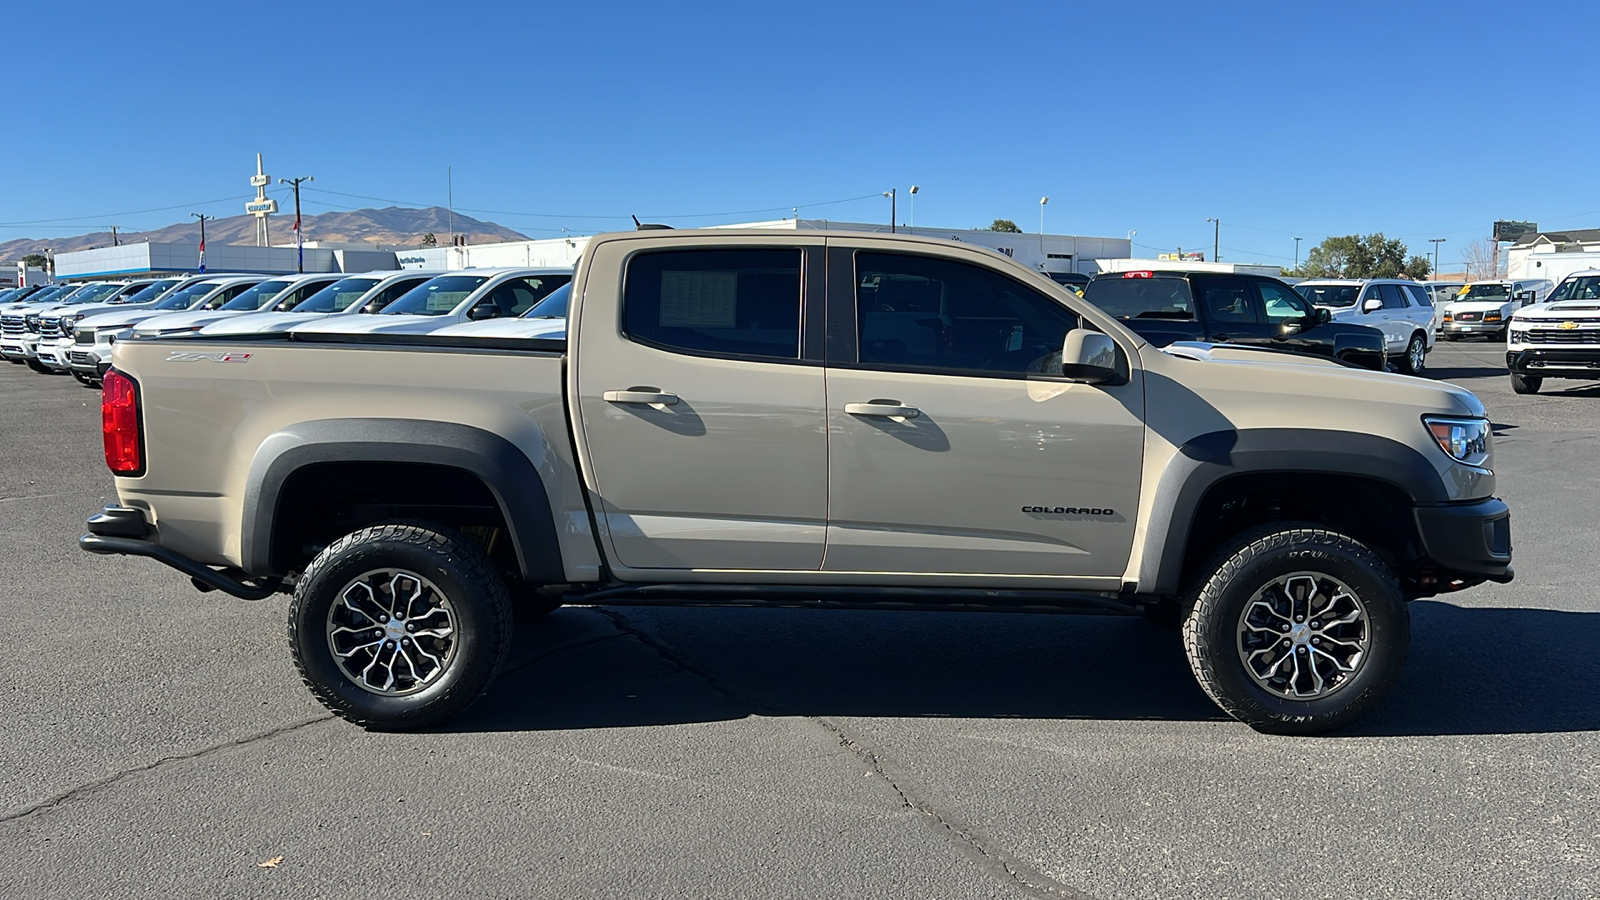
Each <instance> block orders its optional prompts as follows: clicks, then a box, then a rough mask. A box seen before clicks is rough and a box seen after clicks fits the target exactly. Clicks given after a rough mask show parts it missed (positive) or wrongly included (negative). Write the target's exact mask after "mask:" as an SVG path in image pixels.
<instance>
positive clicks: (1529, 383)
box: [1511, 372, 1544, 394]
mask: <svg viewBox="0 0 1600 900" xmlns="http://www.w3.org/2000/svg"><path fill="white" fill-rule="evenodd" d="M1542 384H1544V379H1543V378H1542V377H1540V376H1538V375H1518V374H1517V373H1515V372H1512V373H1511V390H1513V391H1515V392H1516V393H1518V394H1537V393H1539V386H1540V385H1542Z"/></svg>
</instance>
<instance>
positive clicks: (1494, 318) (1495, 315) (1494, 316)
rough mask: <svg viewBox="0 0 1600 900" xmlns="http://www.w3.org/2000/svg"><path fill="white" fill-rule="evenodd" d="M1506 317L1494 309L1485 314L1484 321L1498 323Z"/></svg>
mask: <svg viewBox="0 0 1600 900" xmlns="http://www.w3.org/2000/svg"><path fill="white" fill-rule="evenodd" d="M1504 317H1505V314H1504V313H1502V312H1501V311H1500V310H1498V309H1492V310H1490V311H1488V312H1486V313H1484V314H1483V320H1484V321H1485V322H1498V321H1500V320H1501V319H1502V318H1504Z"/></svg>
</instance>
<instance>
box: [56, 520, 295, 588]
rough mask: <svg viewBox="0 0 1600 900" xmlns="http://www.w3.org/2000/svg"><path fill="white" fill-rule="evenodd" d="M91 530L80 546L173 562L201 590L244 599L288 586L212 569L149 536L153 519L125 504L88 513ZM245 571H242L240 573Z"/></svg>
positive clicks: (100, 551) (172, 564)
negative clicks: (149, 520)
mask: <svg viewBox="0 0 1600 900" xmlns="http://www.w3.org/2000/svg"><path fill="white" fill-rule="evenodd" d="M88 526H89V533H88V534H86V535H84V536H83V537H80V538H78V547H79V549H82V550H87V551H88V552H90V553H102V554H120V555H122V556H144V557H148V558H149V559H153V560H155V561H156V562H159V563H162V564H163V565H167V566H171V567H172V568H174V569H177V570H178V571H179V572H182V573H183V574H185V575H187V576H189V580H190V581H192V582H193V583H194V586H195V587H196V588H199V589H200V590H202V591H210V590H218V591H223V592H225V593H228V594H232V595H233V596H235V597H238V598H239V599H241V600H265V599H266V598H268V597H270V596H272V595H273V594H276V593H278V592H280V591H283V590H285V587H286V586H285V585H284V583H283V582H282V581H281V580H277V579H274V580H271V581H265V582H261V583H251V582H248V581H244V580H242V579H240V578H236V577H234V576H233V575H232V574H231V573H229V572H228V571H226V570H218V569H213V568H211V567H210V566H208V565H205V564H203V563H199V562H196V561H194V560H192V559H190V558H189V557H187V556H184V555H183V554H181V553H178V552H176V551H174V550H171V549H169V548H167V547H163V546H161V545H160V544H157V543H154V542H152V541H149V540H146V539H145V538H146V536H147V535H149V534H150V523H149V522H148V521H146V520H145V517H144V511H143V510H138V509H131V508H129V507H126V506H108V507H106V508H105V509H104V510H102V511H101V512H100V513H98V514H96V515H93V516H90V517H89V522H88ZM239 574H240V575H243V574H244V573H243V572H240V573H239Z"/></svg>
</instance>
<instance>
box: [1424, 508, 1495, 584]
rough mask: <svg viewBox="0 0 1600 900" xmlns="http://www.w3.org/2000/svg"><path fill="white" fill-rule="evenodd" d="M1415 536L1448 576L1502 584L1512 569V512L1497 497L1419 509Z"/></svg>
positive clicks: (1433, 561)
mask: <svg viewBox="0 0 1600 900" xmlns="http://www.w3.org/2000/svg"><path fill="white" fill-rule="evenodd" d="M1415 514H1416V520H1417V533H1418V534H1420V535H1421V536H1422V545H1423V550H1424V552H1426V554H1427V557H1428V561H1429V562H1430V563H1432V564H1433V565H1434V566H1436V567H1437V568H1439V569H1440V570H1441V571H1442V573H1443V574H1445V575H1447V576H1455V577H1458V578H1464V579H1487V580H1489V581H1498V582H1500V583H1502V584H1504V583H1505V582H1508V581H1510V580H1511V579H1512V577H1514V573H1513V571H1512V568H1511V509H1510V507H1508V506H1506V504H1505V501H1503V500H1501V499H1500V498H1499V497H1490V498H1488V499H1487V500H1472V501H1468V502H1466V503H1447V504H1441V505H1438V506H1419V507H1416V509H1415Z"/></svg>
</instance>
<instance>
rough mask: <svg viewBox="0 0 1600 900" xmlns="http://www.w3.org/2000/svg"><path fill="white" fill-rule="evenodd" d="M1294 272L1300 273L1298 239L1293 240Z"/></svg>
mask: <svg viewBox="0 0 1600 900" xmlns="http://www.w3.org/2000/svg"><path fill="white" fill-rule="evenodd" d="M1294 270H1295V271H1296V272H1298V271H1300V239H1299V238H1295V239H1294Z"/></svg>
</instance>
